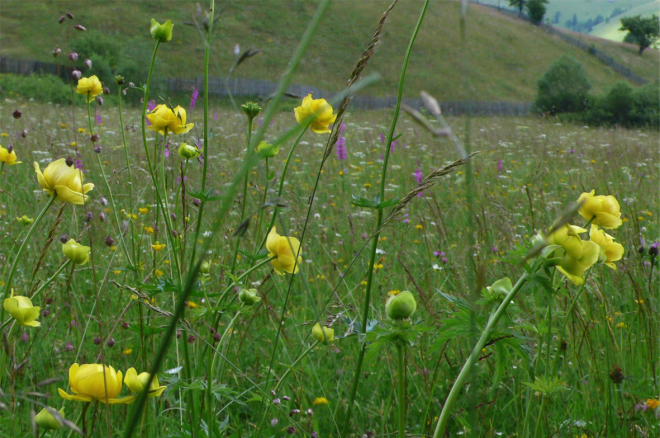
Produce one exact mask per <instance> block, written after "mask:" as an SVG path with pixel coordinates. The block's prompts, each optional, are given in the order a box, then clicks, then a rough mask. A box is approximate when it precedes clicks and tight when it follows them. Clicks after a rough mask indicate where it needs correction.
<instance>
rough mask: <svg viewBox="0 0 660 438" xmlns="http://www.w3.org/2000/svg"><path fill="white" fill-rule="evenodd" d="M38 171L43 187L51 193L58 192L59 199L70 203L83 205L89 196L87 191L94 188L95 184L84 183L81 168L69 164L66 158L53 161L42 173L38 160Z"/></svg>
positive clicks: (40, 183) (36, 165) (38, 177)
mask: <svg viewBox="0 0 660 438" xmlns="http://www.w3.org/2000/svg"><path fill="white" fill-rule="evenodd" d="M34 171H35V172H37V181H38V182H39V185H40V186H41V188H42V189H44V191H45V192H46V193H48V194H49V195H52V194H54V193H57V199H59V200H61V201H65V202H68V203H70V204H76V205H83V204H84V203H85V202H86V201H87V198H88V196H87V195H86V193H87V192H89V191H90V190H92V189H93V188H94V184H92V183H87V184H85V185H83V183H82V182H83V174H82V171H80V169H76V168H75V167H73V164H72V165H71V166H69V165H68V164H67V162H66V160H65V159H64V158H60V159H59V160H56V161H53V162H52V163H50V164H49V165H48V166H46V168H45V169H44V171H43V173H41V168H40V167H39V164H38V163H37V162H35V163H34Z"/></svg>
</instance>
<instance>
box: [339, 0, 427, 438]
mask: <svg viewBox="0 0 660 438" xmlns="http://www.w3.org/2000/svg"><path fill="white" fill-rule="evenodd" d="M428 6H429V0H425V1H424V5H423V6H422V10H421V12H420V14H419V18H418V20H417V25H416V26H415V30H414V31H413V34H412V36H411V37H410V42H409V43H408V48H407V50H406V54H405V56H404V59H403V65H402V66H401V76H400V77H399V89H398V93H397V100H396V107H395V108H394V117H393V119H392V124H391V125H390V131H389V134H388V136H387V146H386V148H385V159H384V160H383V170H382V173H381V177H380V189H379V196H380V198H379V199H380V201H381V202H382V201H384V200H385V180H386V177H387V163H388V161H389V158H390V151H391V150H392V141H393V138H394V131H395V130H396V123H397V121H398V119H399V113H400V111H401V100H402V98H403V86H404V83H405V79H406V70H407V69H408V61H409V59H410V54H411V53H412V48H413V45H414V44H415V39H416V38H417V34H418V33H419V29H420V27H421V26H422V21H423V20H424V15H425V14H426V10H427V9H428ZM382 223H383V209H382V208H381V209H378V217H377V220H376V227H375V229H376V230H378V229H380V227H381V225H382ZM379 237H380V232H378V233H376V235H375V236H374V238H373V239H374V240H373V244H372V246H371V255H370V257H369V268H368V269H369V272H368V274H367V288H366V291H365V296H364V302H363V306H362V333H366V331H367V323H368V321H369V305H370V301H371V289H372V286H373V274H374V265H375V262H376V250H377V249H378V238H379ZM365 353H366V345H362V348H361V349H360V353H359V355H358V360H357V363H356V366H355V372H354V374H353V383H352V384H351V389H350V395H349V399H348V406H347V408H346V418H345V420H344V428H343V431H342V434H341V436H342V437H347V436H348V434H347V432H348V428H349V426H350V422H351V413H352V410H353V404H354V402H355V396H356V394H357V390H358V385H359V383H360V376H361V372H360V371H361V369H362V363H363V362H364V355H365Z"/></svg>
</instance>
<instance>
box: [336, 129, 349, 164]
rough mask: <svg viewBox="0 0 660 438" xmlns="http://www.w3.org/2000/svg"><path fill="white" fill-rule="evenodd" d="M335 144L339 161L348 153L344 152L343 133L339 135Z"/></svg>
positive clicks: (344, 140) (345, 157)
mask: <svg viewBox="0 0 660 438" xmlns="http://www.w3.org/2000/svg"><path fill="white" fill-rule="evenodd" d="M335 146H337V159H338V160H340V161H342V160H345V159H347V158H348V153H347V152H346V139H345V138H344V136H343V135H340V136H339V138H338V139H337V143H335Z"/></svg>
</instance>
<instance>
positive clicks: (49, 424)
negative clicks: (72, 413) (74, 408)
mask: <svg viewBox="0 0 660 438" xmlns="http://www.w3.org/2000/svg"><path fill="white" fill-rule="evenodd" d="M51 411H52V412H57V411H56V410H55V409H53V408H50V407H49V408H43V409H42V410H41V412H39V413H38V414H37V416H36V417H34V421H35V422H36V423H37V424H38V425H39V427H40V428H42V429H44V430H58V429H59V428H60V423H59V421H57V419H56V418H55V416H54V415H53V414H52V413H51ZM57 413H58V414H59V416H60V417H61V418H62V419H64V408H62V409H60V410H59V412H57Z"/></svg>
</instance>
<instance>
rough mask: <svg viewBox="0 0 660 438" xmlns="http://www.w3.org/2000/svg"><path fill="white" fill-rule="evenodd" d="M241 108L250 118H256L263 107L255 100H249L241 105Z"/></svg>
mask: <svg viewBox="0 0 660 438" xmlns="http://www.w3.org/2000/svg"><path fill="white" fill-rule="evenodd" d="M241 109H242V110H243V112H244V113H245V115H246V116H248V118H249V119H250V120H252V119H254V118H255V117H257V116H258V115H259V113H260V112H261V107H260V106H259V105H258V104H256V103H254V102H247V103H244V104H243V105H241Z"/></svg>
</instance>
